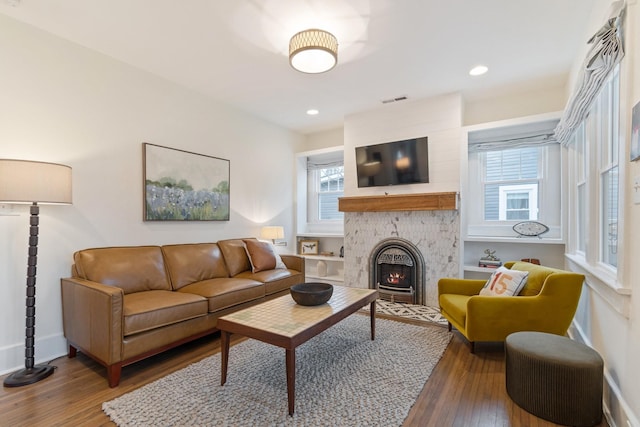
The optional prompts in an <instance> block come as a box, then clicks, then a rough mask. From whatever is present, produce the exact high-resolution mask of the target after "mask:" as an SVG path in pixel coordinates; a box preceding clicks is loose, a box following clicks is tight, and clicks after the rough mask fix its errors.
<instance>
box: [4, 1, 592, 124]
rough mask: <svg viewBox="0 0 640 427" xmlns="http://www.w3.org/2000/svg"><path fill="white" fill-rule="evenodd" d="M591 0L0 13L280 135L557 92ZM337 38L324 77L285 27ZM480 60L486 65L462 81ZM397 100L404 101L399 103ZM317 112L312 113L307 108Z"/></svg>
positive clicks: (45, 8)
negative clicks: (403, 106) (421, 108)
mask: <svg viewBox="0 0 640 427" xmlns="http://www.w3.org/2000/svg"><path fill="white" fill-rule="evenodd" d="M593 4H594V0H561V1H559V0H533V1H532V0H527V1H525V0H482V1H479V0H445V1H443V0H0V13H4V14H6V15H8V16H11V17H13V18H15V19H17V20H20V21H23V22H25V23H28V24H31V25H33V26H35V27H38V28H41V29H43V30H45V31H48V32H51V33H53V34H55V35H58V36H60V37H63V38H65V39H68V40H70V41H72V42H75V43H77V44H79V45H82V46H85V47H87V48H90V49H93V50H96V51H99V52H102V53H104V54H106V55H109V56H111V57H113V58H116V59H118V60H120V61H123V62H125V63H128V64H130V65H133V66H135V67H137V68H140V69H143V70H146V71H149V72H151V73H154V74H156V75H159V76H162V77H164V78H166V79H168V80H170V81H172V82H175V83H178V84H180V85H183V86H186V87H188V88H190V89H192V90H195V91H197V92H200V93H202V94H205V95H207V96H210V97H212V98H215V99H217V100H220V101H222V102H225V103H227V104H231V105H234V106H236V107H237V108H240V109H242V110H245V111H247V112H250V113H252V114H254V115H256V116H260V117H262V118H264V119H266V120H268V121H270V122H273V123H276V124H278V125H281V126H284V127H286V128H289V129H292V130H295V131H298V132H301V133H311V132H317V131H320V130H325V129H332V128H337V127H340V126H341V125H342V123H343V120H344V117H345V116H346V115H349V114H352V113H356V112H360V111H366V110H371V109H375V108H384V107H383V104H382V101H383V100H388V99H393V98H397V97H402V96H407V97H408V98H409V99H416V98H426V97H432V96H437V95H440V94H445V93H451V92H461V93H462V94H463V96H464V97H465V98H466V99H482V98H483V97H488V96H496V95H499V94H501V93H506V92H507V91H512V90H514V88H518V89H519V90H524V89H526V90H536V89H539V88H542V87H547V88H548V87H549V86H550V85H553V86H555V87H560V86H562V85H564V84H565V82H566V79H567V76H568V73H569V70H570V67H571V63H572V61H573V59H574V57H575V55H576V53H579V52H583V50H584V44H585V42H586V37H585V35H586V34H587V28H586V26H587V23H588V22H589V14H590V11H591V8H592V6H593ZM307 28H322V29H324V30H327V31H330V32H332V33H333V34H335V35H336V37H337V38H338V43H339V53H338V65H337V66H336V68H334V69H333V70H331V71H329V72H327V73H323V74H315V75H309V74H303V73H299V72H297V71H295V70H293V68H291V66H290V65H289V63H288V58H287V54H288V43H289V39H290V37H291V36H292V35H293V34H295V33H296V32H298V31H300V30H303V29H307ZM477 64H484V65H486V66H488V67H489V72H488V73H487V74H485V75H483V76H479V77H471V76H469V74H468V71H469V69H470V68H471V67H472V66H474V65H477ZM405 102H406V101H405ZM310 108H316V109H318V110H319V111H320V114H318V115H317V116H308V115H306V113H305V112H306V111H307V110H308V109H310Z"/></svg>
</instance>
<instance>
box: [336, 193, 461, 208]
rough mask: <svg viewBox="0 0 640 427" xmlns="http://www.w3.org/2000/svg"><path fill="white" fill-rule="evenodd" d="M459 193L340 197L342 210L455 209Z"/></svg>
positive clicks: (339, 201) (339, 204)
mask: <svg viewBox="0 0 640 427" xmlns="http://www.w3.org/2000/svg"><path fill="white" fill-rule="evenodd" d="M457 199H458V193H455V192H450V193H420V194H391V195H383V196H355V197H340V198H339V199H338V210H339V211H340V212H396V211H442V210H455V209H457V208H458V204H457Z"/></svg>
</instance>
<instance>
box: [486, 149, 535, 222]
mask: <svg viewBox="0 0 640 427" xmlns="http://www.w3.org/2000/svg"><path fill="white" fill-rule="evenodd" d="M540 150H541V148H537V147H529V148H516V149H512V150H497V151H488V152H486V153H482V159H481V161H482V160H484V161H483V163H484V165H483V166H484V174H483V175H484V179H483V182H484V219H485V220H486V221H505V220H527V219H537V217H538V180H539V175H540V173H539V170H538V163H539V162H538V159H539V157H540Z"/></svg>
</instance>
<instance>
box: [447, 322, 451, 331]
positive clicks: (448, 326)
mask: <svg viewBox="0 0 640 427" xmlns="http://www.w3.org/2000/svg"><path fill="white" fill-rule="evenodd" d="M451 328H452V326H451V322H447V329H449V332H451Z"/></svg>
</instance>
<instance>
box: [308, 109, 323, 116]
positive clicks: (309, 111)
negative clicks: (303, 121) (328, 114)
mask: <svg viewBox="0 0 640 427" xmlns="http://www.w3.org/2000/svg"><path fill="white" fill-rule="evenodd" d="M319 113H320V111H318V110H316V109H315V108H312V109H310V110H307V114H308V115H310V116H317V115H318V114H319Z"/></svg>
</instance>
